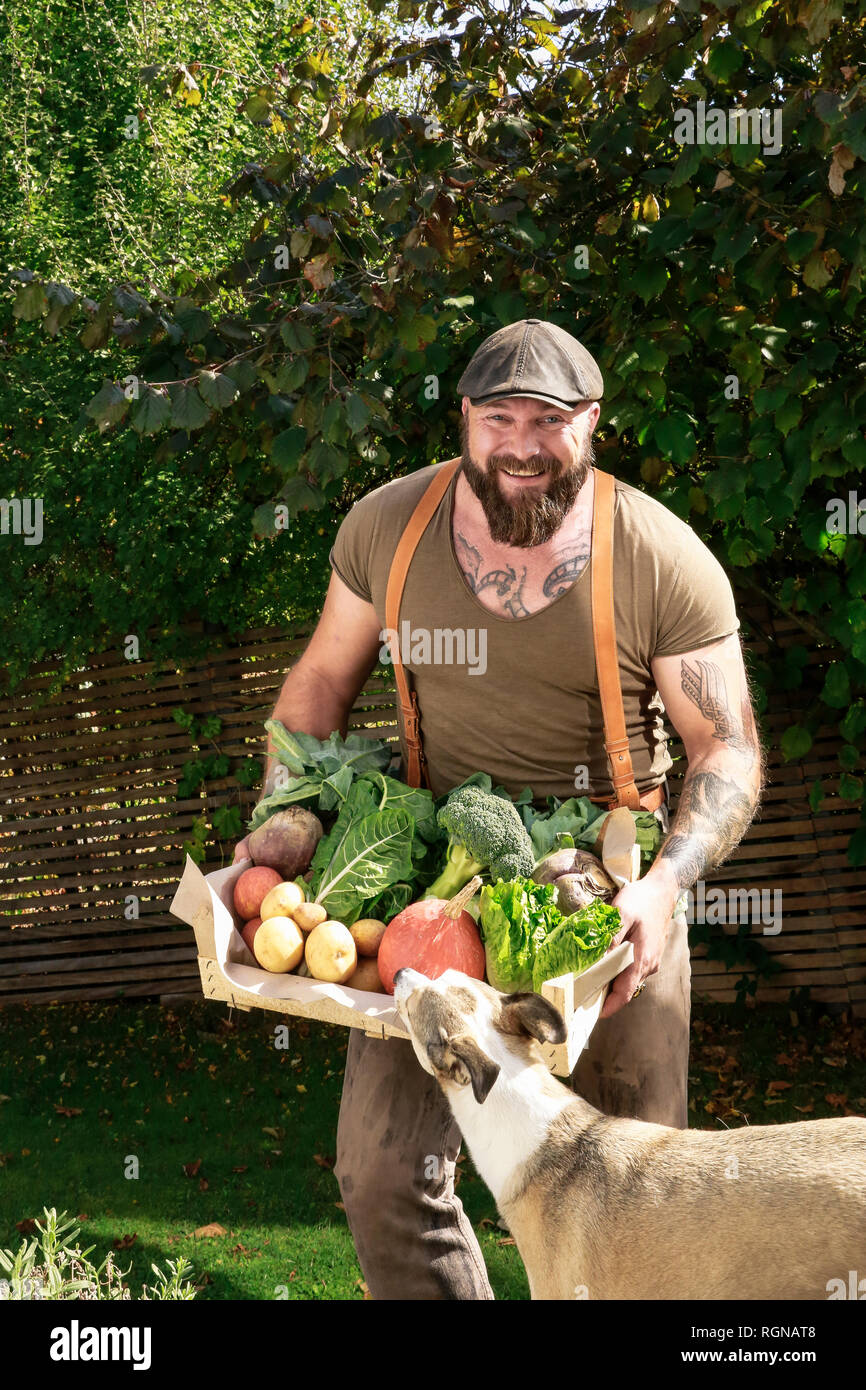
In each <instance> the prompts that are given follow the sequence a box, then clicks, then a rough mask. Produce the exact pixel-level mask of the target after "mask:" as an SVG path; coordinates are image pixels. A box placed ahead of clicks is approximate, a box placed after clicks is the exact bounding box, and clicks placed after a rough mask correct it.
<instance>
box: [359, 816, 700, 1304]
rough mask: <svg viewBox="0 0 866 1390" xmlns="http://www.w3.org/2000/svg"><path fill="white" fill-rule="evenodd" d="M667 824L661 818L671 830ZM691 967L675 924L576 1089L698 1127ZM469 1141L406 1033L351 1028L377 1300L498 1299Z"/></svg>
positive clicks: (365, 1252)
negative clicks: (469, 1185)
mask: <svg viewBox="0 0 866 1390" xmlns="http://www.w3.org/2000/svg"><path fill="white" fill-rule="evenodd" d="M662 809H663V810H664V811H665V814H664V817H663V816H662V814H661V813H659V812H657V813H656V814H657V815H658V817H659V820H661V821H662V824H663V827H664V828H665V829H667V815H666V808H662ZM690 1006H691V966H690V960H689V946H688V924H687V922H686V919H685V916H683V915H681V916H679V917H677V918H674V920H673V922H672V923H671V928H670V932H669V934H668V941H667V945H666V948H665V952H664V955H663V956H662V962H661V966H660V969H659V971H658V973H657V974H656V975H653V976H651V977H650V979H649V980H648V981H647V985H646V989H645V990H644V991H643V993H642V994H640V995H639V996H638V997H637V998H636V999H633V1000H631V1002H630V1003H628V1004H626V1006H625V1007H624V1008H623V1009H620V1010H619V1012H618V1013H616V1014H614V1015H613V1017H612V1018H605V1019H600V1020H599V1022H598V1023H597V1024H596V1026H595V1028H594V1029H593V1032H592V1035H591V1037H590V1041H589V1046H588V1047H587V1048H586V1050H585V1051H584V1052H583V1053H582V1054H581V1057H580V1059H579V1061H578V1063H577V1066H576V1067H575V1070H574V1072H573V1074H572V1078H571V1084H572V1087H573V1089H574V1090H575V1091H576V1092H577V1093H578V1094H579V1095H581V1096H583V1097H584V1099H585V1100H587V1101H589V1103H590V1104H591V1105H594V1106H596V1107H597V1109H599V1110H601V1111H603V1112H604V1113H605V1114H607V1115H624V1116H630V1117H633V1118H635V1119H639V1120H651V1121H653V1122H654V1123H656V1124H664V1125H672V1126H674V1127H675V1128H678V1129H686V1128H687V1127H688V1110H687V1104H688V1075H687V1073H688V1056H689V1015H690ZM461 1143H462V1136H461V1134H460V1130H459V1129H458V1127H457V1123H456V1121H455V1120H454V1118H453V1116H452V1114H451V1110H450V1108H449V1106H448V1103H447V1101H446V1100H445V1097H444V1096H443V1094H442V1092H441V1090H440V1089H439V1086H438V1084H437V1082H436V1081H435V1080H434V1079H433V1077H432V1076H428V1074H427V1073H426V1072H425V1071H424V1070H423V1068H422V1067H421V1066H420V1064H419V1062H418V1059H417V1057H416V1056H415V1053H414V1052H413V1050H412V1044H411V1043H410V1042H408V1041H406V1040H404V1039H402V1038H385V1039H381V1038H368V1037H366V1036H365V1035H364V1033H363V1032H362V1031H361V1029H360V1028H351V1029H350V1030H349V1045H348V1051H347V1054H346V1073H345V1080H344V1083H343V1098H342V1103H341V1105H340V1117H339V1121H338V1125H337V1161H336V1165H335V1169H334V1172H335V1174H336V1177H337V1181H338V1183H339V1185H340V1192H341V1194H342V1198H343V1205H344V1206H345V1208H346V1217H347V1220H348V1222H349V1229H350V1230H351V1232H352V1238H353V1240H354V1242H355V1249H356V1251H357V1254H358V1260H359V1262H360V1265H361V1269H362V1270H363V1273H364V1279H365V1281H366V1284H367V1287H368V1288H369V1290H370V1294H371V1296H372V1297H373V1298H374V1299H377V1300H378V1299H492V1298H493V1290H492V1289H491V1287H490V1282H489V1280H488V1278H487V1270H486V1269H485V1266H484V1259H483V1257H482V1254H481V1249H480V1247H479V1245H478V1241H477V1240H476V1238H475V1233H474V1231H473V1229H472V1226H471V1223H470V1221H469V1219H468V1217H467V1216H466V1213H465V1211H464V1210H463V1204H462V1202H461V1201H460V1198H459V1197H458V1196H457V1195H456V1193H455V1191H454V1176H455V1165H456V1162H457V1157H458V1155H459V1153H460V1146H461Z"/></svg>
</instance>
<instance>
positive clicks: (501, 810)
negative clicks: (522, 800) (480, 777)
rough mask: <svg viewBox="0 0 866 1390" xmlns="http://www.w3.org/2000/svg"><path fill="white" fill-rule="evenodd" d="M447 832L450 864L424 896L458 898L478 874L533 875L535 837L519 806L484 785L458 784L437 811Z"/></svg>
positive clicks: (493, 878) (498, 875) (495, 875)
mask: <svg viewBox="0 0 866 1390" xmlns="http://www.w3.org/2000/svg"><path fill="white" fill-rule="evenodd" d="M437 820H438V822H439V825H440V826H441V827H442V829H443V830H446V831H447V832H448V854H447V858H446V860H445V867H444V868H443V870H442V872H441V874H440V875H439V877H438V878H437V879H436V882H435V883H431V885H430V887H429V888H428V889H427V892H426V893H425V894H424V896H425V898H453V897H454V894H455V893H459V891H460V889H461V888H462V887H463V885H464V884H466V883H468V882H469V880H470V878H472V877H473V875H474V874H489V876H490V878H491V879H492V880H493V881H494V882H495V880H496V879H498V878H504V879H508V880H511V879H514V878H521V877H525V878H529V877H530V876H531V874H532V870H533V867H534V865H535V853H534V851H533V847H532V841H531V840H530V838H529V835H528V834H527V832H526V830H525V828H524V825H523V821H522V820H521V819H520V815H519V813H518V811H517V809H516V808H515V807H514V806H513V805H512V803H511V802H510V801H506V800H505V798H504V797H501V796H496V795H495V794H494V793H493V792H486V791H484V790H483V788H481V787H477V786H471V785H470V786H468V787H458V788H457V789H456V791H453V792H452V793H451V795H450V796H449V798H448V800H447V801H446V803H445V805H444V806H443V807H442V808H441V810H440V811H439V813H438V816H437Z"/></svg>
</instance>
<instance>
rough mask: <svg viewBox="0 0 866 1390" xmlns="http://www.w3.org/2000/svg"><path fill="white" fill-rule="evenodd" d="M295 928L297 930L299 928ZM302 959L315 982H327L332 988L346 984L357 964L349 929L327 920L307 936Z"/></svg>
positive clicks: (356, 955) (355, 951)
mask: <svg viewBox="0 0 866 1390" xmlns="http://www.w3.org/2000/svg"><path fill="white" fill-rule="evenodd" d="M295 925H297V924H295ZM297 929H298V931H300V927H298V928H297ZM304 959H305V960H306V962H307V965H308V966H309V967H310V974H311V975H312V976H313V978H314V979H316V980H328V981H329V982H330V983H331V984H333V985H343V984H345V983H346V981H347V980H348V978H349V976H350V975H351V974H353V973H354V970H355V966H356V965H357V964H358V952H357V950H356V949H355V943H354V941H353V940H352V933H351V932H350V931H349V928H348V927H344V926H343V923H342V922H334V921H331V920H330V919H327V920H326V921H324V922H320V923H319V925H318V926H317V927H313V930H312V931H311V932H310V935H309V936H308V937H307V944H306V947H305V949H304Z"/></svg>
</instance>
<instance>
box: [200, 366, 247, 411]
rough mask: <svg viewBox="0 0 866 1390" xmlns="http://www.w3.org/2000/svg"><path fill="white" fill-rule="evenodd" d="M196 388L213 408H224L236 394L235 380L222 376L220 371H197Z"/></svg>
mask: <svg viewBox="0 0 866 1390" xmlns="http://www.w3.org/2000/svg"><path fill="white" fill-rule="evenodd" d="M198 389H199V391H200V392H201V394H202V397H203V398H204V400H205V401H206V402H207V404H208V405H212V406H213V408H214V410H225V408H226V406H227V405H231V403H232V401H233V400H235V399H236V397H237V394H238V388H237V384H236V382H234V381H232V379H231V377H228V376H224V375H223V373H222V372H211V371H202V372H199V375H198Z"/></svg>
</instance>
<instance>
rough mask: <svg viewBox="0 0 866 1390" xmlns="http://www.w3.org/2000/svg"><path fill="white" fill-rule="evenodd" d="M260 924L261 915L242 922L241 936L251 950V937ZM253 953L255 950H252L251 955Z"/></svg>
mask: <svg viewBox="0 0 866 1390" xmlns="http://www.w3.org/2000/svg"><path fill="white" fill-rule="evenodd" d="M261 925H262V919H261V917H251V918H250V920H249V921H248V922H244V926H243V931H242V932H241V936H242V937H243V939H244V941H245V942H246V943H247V945H248V946H249V948H250V950H251V951H253V937H254V936H255V934H256V932H257V931H258V929H259V927H260V926H261ZM255 954H256V953H255V951H253V955H255Z"/></svg>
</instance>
